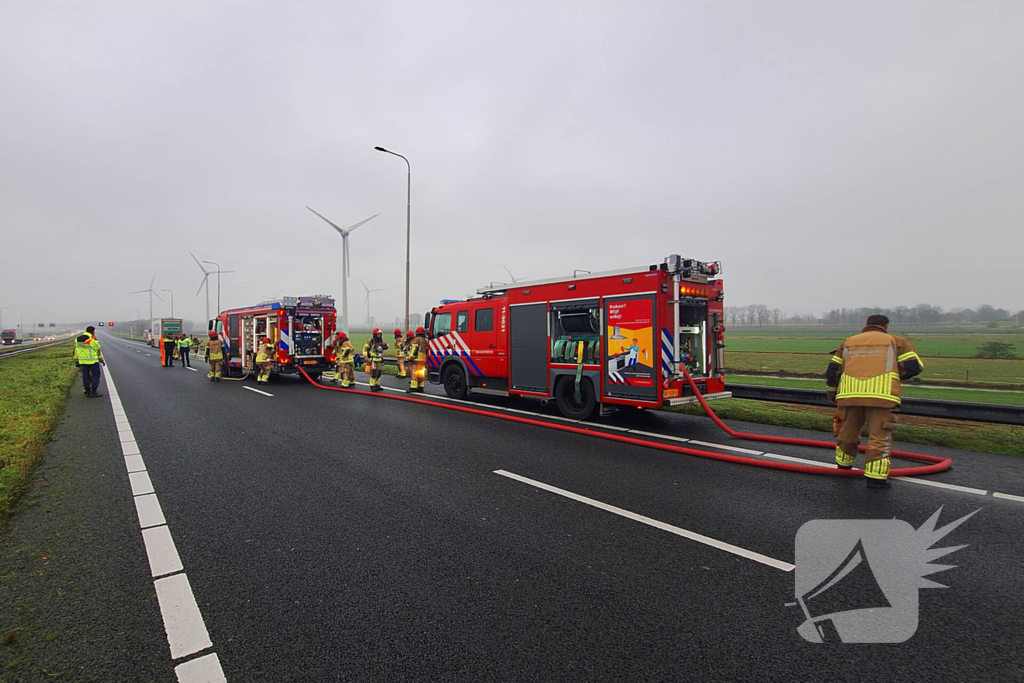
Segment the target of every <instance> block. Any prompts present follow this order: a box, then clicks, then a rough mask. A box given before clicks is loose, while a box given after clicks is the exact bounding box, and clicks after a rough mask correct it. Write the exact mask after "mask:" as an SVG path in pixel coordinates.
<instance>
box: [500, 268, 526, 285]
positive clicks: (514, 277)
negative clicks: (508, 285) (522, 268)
mask: <svg viewBox="0 0 1024 683" xmlns="http://www.w3.org/2000/svg"><path fill="white" fill-rule="evenodd" d="M501 267H502V268H504V269H505V272H506V273H508V276H509V277H510V278H512V284H515V283H516V282H518V281H519V280H525V279H526V278H524V277H521V278H518V279H517V278H516V276H515V275H513V274H512V271H511V270H509V269H508V266H506V265H502V266H501Z"/></svg>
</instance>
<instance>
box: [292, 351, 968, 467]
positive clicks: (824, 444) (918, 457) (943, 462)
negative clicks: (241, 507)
mask: <svg viewBox="0 0 1024 683" xmlns="http://www.w3.org/2000/svg"><path fill="white" fill-rule="evenodd" d="M299 372H301V373H302V376H303V377H305V378H306V379H307V380H309V383H310V384H312V385H313V386H315V387H316V388H317V389H326V390H327V391H342V392H354V393H358V394H362V395H364V396H378V397H380V398H387V399H392V400H396V401H410V402H412V403H421V404H425V405H430V406H434V407H437V408H447V409H448V410H457V411H459V412H462V413H471V414H473V415H485V416H487V417H496V418H499V419H502V420H510V421H512V422H520V423H523V424H529V425H536V426H538V427H547V428H548V429H558V430H560V431H563V432H571V433H573V434H585V435H586V436H593V437H598V438H602V439H608V440H610V441H618V442H620V443H628V444H632V445H634V446H646V447H647V448H656V449H658V450H662V451H669V452H672V453H681V454H683V455H695V456H697V457H700V458H710V459H712V460H723V461H725V462H735V463H741V464H743V465H754V466H756V467H767V468H769V469H773V470H787V471H789V472H804V473H807V474H825V475H830V476H833V477H856V476H860V475H862V474H864V470H840V469H833V468H827V467H818V466H815V465H797V464H795V463H788V462H773V461H770V460H758V459H757V458H745V457H742V456H739V455H726V454H724V453H713V452H711V451H702V450H699V449H696V448H686V447H684V446H674V445H672V444H664V443H658V442H657V441H647V440H644V439H636V438H633V437H631V436H623V435H621V434H608V433H606V432H595V431H593V430H590V429H584V428H582V427H571V426H569V425H563V424H553V423H551V422H544V421H542V420H533V419H530V418H528V417H520V416H518V415H506V414H503V413H497V412H493V411H490V410H482V409H480V408H469V407H467V406H459V405H452V404H451V403H442V402H440V401H431V400H429V399H424V398H415V397H413V396H395V395H394V394H385V393H371V392H366V391H362V390H360V389H346V388H342V387H328V386H324V385H323V384H318V383H316V382H315V381H314V380H313V378H312V377H310V376H309V375H308V374H306V371H305V370H303V369H302V368H299ZM683 372H684V374H686V380H687V382H689V384H690V389H691V390H692V391H693V393H694V395H695V396H696V397H697V400H699V401H700V404H701V406H702V407H703V408H704V410H705V412H707V414H708V415H709V416H710V417H711V419H713V420H714V421H715V424H717V425H718V426H719V427H721V428H722V429H723V430H725V432H726V433H727V434H729V435H730V436H733V437H736V438H738V439H753V440H755V441H770V442H774V443H786V444H794V445H797V446H817V447H821V448H829V449H833V448H835V444H833V443H829V442H828V441H811V440H808V439H790V438H785V437H781V436H763V435H760V434H744V433H742V432H736V431H733V430H732V429H730V428H729V427H728V426H726V424H725V423H724V422H722V420H721V419H720V418H719V417H718V416H717V415H715V413H714V412H713V411H712V410H711V408H709V407H708V404H707V401H705V400H704V397H703V396H701V394H700V392H699V391H698V390H697V386H696V384H694V381H693V379H692V378H691V377H690V375H689V373H686V370H685V369H684V370H683ZM861 450H865V448H864V446H861ZM892 455H893V456H896V457H899V458H903V459H905V460H914V461H917V462H928V463H934V464H931V465H928V466H926V467H899V468H897V467H894V468H892V469H891V470H890V473H891V474H892V475H893V476H900V477H909V476H916V475H921V474H935V473H936V472H944V471H946V470H948V469H949V468H950V467H952V466H953V461H952V460H950V459H949V458H938V457H935V456H933V455H925V454H923V453H909V452H906V451H893V452H892Z"/></svg>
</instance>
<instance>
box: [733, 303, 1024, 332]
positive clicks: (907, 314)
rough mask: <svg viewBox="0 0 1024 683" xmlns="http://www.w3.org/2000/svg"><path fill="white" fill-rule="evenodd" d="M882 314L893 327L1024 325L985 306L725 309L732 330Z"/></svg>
mask: <svg viewBox="0 0 1024 683" xmlns="http://www.w3.org/2000/svg"><path fill="white" fill-rule="evenodd" d="M876 313H881V314H882V315H885V316H887V317H888V318H889V320H890V321H891V322H892V323H894V324H901V323H988V322H992V323H995V322H1003V321H1008V320H1013V321H1014V322H1015V323H1016V324H1017V325H1021V324H1024V311H1021V312H1019V313H1017V314H1016V315H1013V314H1011V313H1010V312H1009V311H1007V310H1006V309H1005V308H995V307H994V306H990V305H989V304H982V305H981V306H978V308H977V309H970V308H958V309H953V310H949V311H946V310H943V308H942V307H941V306H932V305H931V304H919V305H917V306H914V307H909V306H897V307H895V308H868V307H862V308H833V309H832V310H831V311H829V312H828V313H825V314H824V315H822V316H821V317H817V316H813V315H792V316H790V315H787V314H786V312H785V311H781V310H779V309H778V308H768V307H767V306H765V305H764V304H751V305H749V306H726V307H725V323H726V325H732V326H746V327H755V326H756V327H766V326H777V325H863V324H864V320H865V319H866V318H867V317H868V316H869V315H872V314H876Z"/></svg>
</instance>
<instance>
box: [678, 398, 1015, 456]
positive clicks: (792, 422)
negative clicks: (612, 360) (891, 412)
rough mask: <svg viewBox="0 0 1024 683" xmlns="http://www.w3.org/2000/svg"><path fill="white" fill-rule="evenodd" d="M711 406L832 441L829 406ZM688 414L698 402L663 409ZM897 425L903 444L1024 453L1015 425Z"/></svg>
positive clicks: (726, 402)
mask: <svg viewBox="0 0 1024 683" xmlns="http://www.w3.org/2000/svg"><path fill="white" fill-rule="evenodd" d="M711 408H712V409H713V410H714V411H715V413H716V414H717V415H718V416H719V417H721V418H723V419H727V420H742V421H744V422H756V423H758V424H771V425H779V426H781V427H794V428H797V429H813V430H815V431H820V432H825V434H823V435H822V437H821V438H822V439H823V440H824V441H831V440H832V436H831V435H832V416H833V415H834V414H835V412H834V409H832V408H819V407H816V406H801V405H794V404H791V403H768V402H765V401H750V400H745V399H740V398H727V399H721V400H718V401H714V402H713V403H711ZM666 410H671V411H673V412H677V413H684V414H687V415H703V414H704V410H703V409H702V408H701V407H700V404H697V403H692V404H689V405H684V406H676V407H674V408H666ZM899 420H900V424H899V426H897V427H896V429H894V430H893V437H894V438H895V439H896V440H897V441H902V442H904V443H920V444H927V445H931V446H944V447H946V448H958V449H963V450H969V451H982V452H985V453H999V454H1002V455H1024V427H1021V426H1018V425H990V424H983V423H978V422H961V421H958V420H940V419H935V418H926V417H915V416H910V415H900V417H899Z"/></svg>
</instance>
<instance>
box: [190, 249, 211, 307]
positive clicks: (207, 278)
mask: <svg viewBox="0 0 1024 683" xmlns="http://www.w3.org/2000/svg"><path fill="white" fill-rule="evenodd" d="M188 255H189V256H191V257H192V260H193V261H195V262H196V265H197V266H199V270H201V271H203V281H202V282H200V283H199V289H197V290H196V296H199V292H201V291H202V290H203V285H206V320H207V322H209V320H210V275H211V274H212V273H213V271H212V270H207V269H206V268H203V264H202V263H200V262H199V259H197V258H196V255H195V254H193V253H192V252H191V251H190V252H188Z"/></svg>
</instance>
